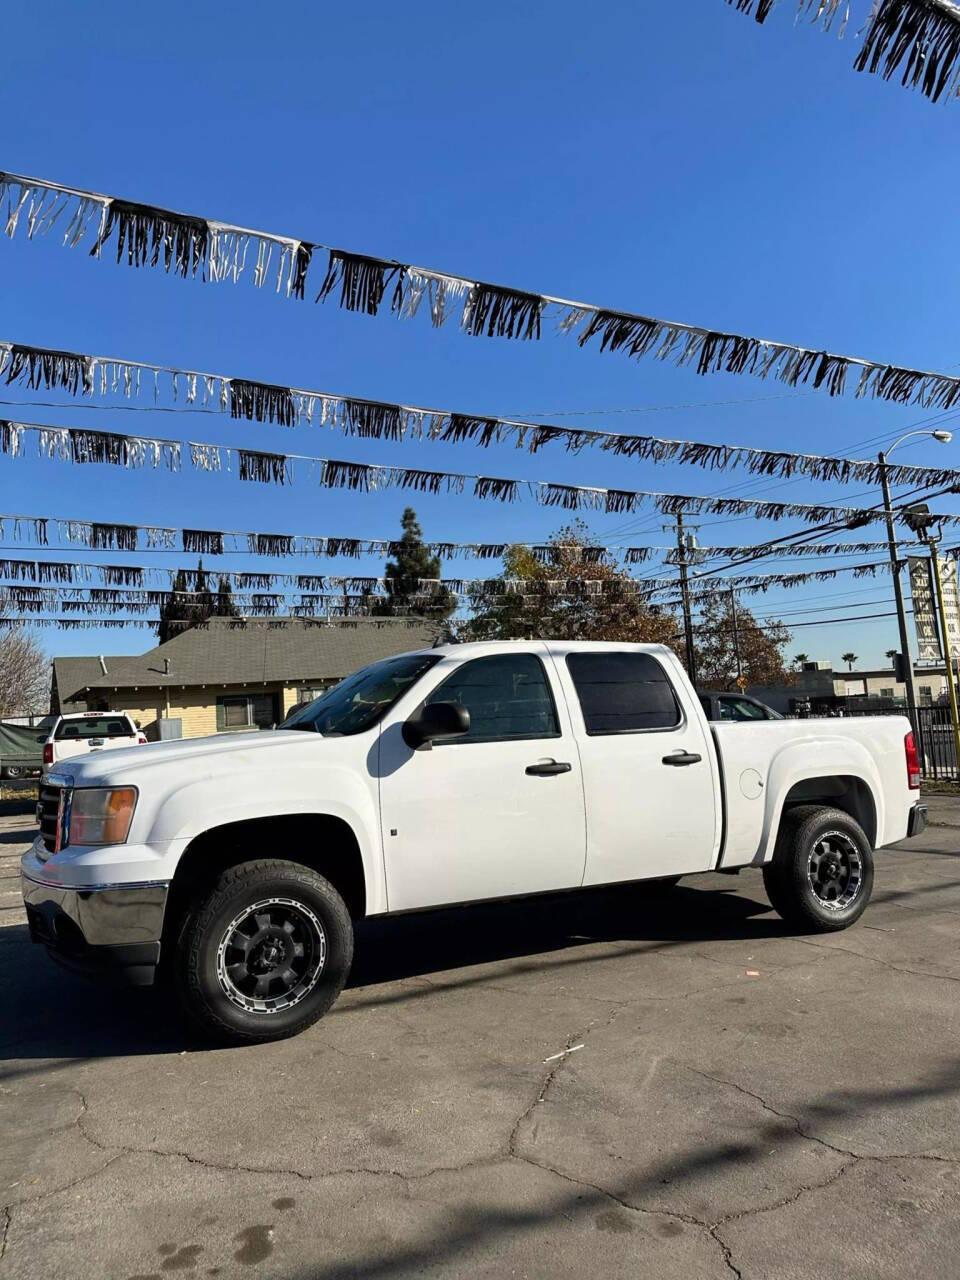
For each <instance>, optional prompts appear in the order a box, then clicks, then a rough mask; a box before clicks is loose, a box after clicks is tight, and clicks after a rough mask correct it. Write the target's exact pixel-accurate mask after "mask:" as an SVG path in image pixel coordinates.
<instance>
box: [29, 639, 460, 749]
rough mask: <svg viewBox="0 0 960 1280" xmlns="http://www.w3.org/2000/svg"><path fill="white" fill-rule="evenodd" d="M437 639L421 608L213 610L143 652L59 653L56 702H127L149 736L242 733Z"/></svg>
mask: <svg viewBox="0 0 960 1280" xmlns="http://www.w3.org/2000/svg"><path fill="white" fill-rule="evenodd" d="M437 640H438V628H437V625H436V624H435V623H431V622H426V621H424V620H423V619H420V618H333V619H330V620H329V621H326V620H320V619H313V618H257V619H250V618H247V619H239V618H210V619H209V620H208V621H207V622H205V623H203V624H202V625H200V626H196V627H191V628H190V629H189V630H187V631H184V632H182V633H181V634H180V635H178V636H175V637H174V638H173V639H172V640H168V641H167V642H166V643H165V644H160V645H157V646H156V647H155V648H153V649H151V650H150V651H149V652H148V653H144V654H141V655H140V656H139V657H130V656H129V655H128V656H125V657H107V656H105V657H104V658H103V659H100V658H96V657H89V658H69V657H68V658H55V659H54V661H53V677H52V687H51V710H53V711H55V712H57V711H59V712H61V713H63V714H67V713H68V712H71V711H126V712H127V713H128V715H130V716H132V717H133V719H134V720H135V721H136V722H137V724H138V725H139V727H140V728H141V729H143V731H144V733H145V734H146V735H147V737H148V738H149V739H150V740H151V741H155V740H157V739H159V738H161V737H163V738H166V737H173V738H177V737H184V738H198V737H203V736H205V735H206V734H211V733H245V732H250V731H252V730H256V729H262V728H269V727H270V725H272V724H279V723H280V722H281V721H282V720H283V719H284V718H285V717H286V716H287V715H288V714H289V712H290V711H291V710H293V708H294V707H296V706H297V705H298V704H299V703H301V702H309V701H310V700H311V699H313V698H315V697H317V696H318V694H320V693H322V692H323V690H324V689H327V688H329V687H330V686H331V685H333V684H336V683H337V682H338V681H340V680H342V679H343V678H344V677H345V676H348V675H350V674H351V672H353V671H356V670H358V669H359V668H360V667H364V666H367V665H368V664H369V663H371V662H377V661H379V660H380V659H381V658H390V657H393V656H394V655H395V654H398V653H406V652H408V651H410V650H412V649H424V648H430V647H431V646H432V645H434V644H435V643H436V642H437ZM104 668H105V670H104Z"/></svg>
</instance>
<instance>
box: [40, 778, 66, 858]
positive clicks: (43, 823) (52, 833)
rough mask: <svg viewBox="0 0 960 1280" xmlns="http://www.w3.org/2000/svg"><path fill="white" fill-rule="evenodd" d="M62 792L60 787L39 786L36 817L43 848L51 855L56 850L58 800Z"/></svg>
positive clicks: (58, 815)
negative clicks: (38, 821) (38, 822)
mask: <svg viewBox="0 0 960 1280" xmlns="http://www.w3.org/2000/svg"><path fill="white" fill-rule="evenodd" d="M63 794H64V791H63V788H62V787H48V786H44V785H41V787H40V800H39V803H38V805H37V816H38V817H39V819H40V834H41V836H43V843H44V847H45V848H47V849H49V850H50V852H51V853H55V852H56V849H57V843H58V842H57V827H58V825H59V822H60V819H61V804H60V799H61V796H63Z"/></svg>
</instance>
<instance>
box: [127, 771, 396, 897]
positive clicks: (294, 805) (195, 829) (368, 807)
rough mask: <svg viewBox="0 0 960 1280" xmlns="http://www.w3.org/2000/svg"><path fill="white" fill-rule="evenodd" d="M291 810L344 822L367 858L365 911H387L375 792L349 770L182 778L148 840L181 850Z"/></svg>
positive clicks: (160, 810)
mask: <svg viewBox="0 0 960 1280" xmlns="http://www.w3.org/2000/svg"><path fill="white" fill-rule="evenodd" d="M289 814H323V815H325V816H328V817H333V818H339V819H341V820H342V821H343V822H345V823H346V824H347V825H348V826H349V827H350V829H351V830H352V831H353V833H354V835H355V836H356V840H357V844H358V846H359V849H360V856H361V859H362V861H363V873H364V880H365V883H366V896H367V911H368V912H369V913H370V914H373V913H374V912H377V911H383V910H385V909H386V897H385V892H386V890H385V882H384V874H383V858H382V853H381V848H380V817H379V810H378V808H377V804H376V799H375V794H374V793H373V792H372V791H371V789H370V788H369V787H367V786H365V785H364V783H363V780H362V779H361V778H360V777H358V775H357V772H356V770H354V769H351V768H346V767H344V768H340V767H337V766H326V767H324V768H321V769H317V768H313V769H306V768H299V767H296V766H294V767H293V768H283V769H258V771H257V774H256V777H255V778H252V777H249V776H246V775H245V774H244V772H243V771H241V772H239V773H237V774H235V775H234V776H232V777H231V776H226V777H219V778H217V779H215V780H212V779H210V778H209V777H206V778H201V779H199V780H197V781H195V782H184V783H183V784H182V785H180V786H178V787H176V788H175V789H174V790H172V791H170V792H168V793H167V794H166V795H165V796H164V798H163V802H162V803H161V804H160V805H159V806H158V807H157V809H156V811H155V812H154V813H153V815H152V817H151V819H150V822H149V826H148V829H147V832H146V833H145V836H144V839H145V842H146V843H149V844H155V845H156V844H159V845H165V846H167V847H168V848H170V847H171V846H172V847H173V848H176V849H177V850H178V851H179V852H182V850H183V849H185V848H186V847H187V845H188V844H189V843H190V842H191V841H192V840H194V839H196V837H197V836H200V835H203V834H205V833H206V832H208V831H211V830H213V829H214V828H216V827H221V826H225V825H227V824H228V823H234V822H246V821H250V820H251V819H254V818H275V817H280V816H282V815H289Z"/></svg>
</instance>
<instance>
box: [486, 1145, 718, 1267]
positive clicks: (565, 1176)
mask: <svg viewBox="0 0 960 1280" xmlns="http://www.w3.org/2000/svg"><path fill="white" fill-rule="evenodd" d="M511 1158H512V1159H514V1160H518V1161H520V1162H521V1163H522V1164H529V1165H531V1166H532V1167H533V1168H534V1169H542V1170H543V1171H544V1172H545V1173H552V1174H553V1175H554V1177H557V1178H561V1179H562V1180H563V1181H564V1182H569V1183H570V1184H571V1186H574V1187H581V1188H583V1189H584V1190H586V1191H592V1192H593V1193H594V1194H595V1195H597V1196H601V1197H602V1198H603V1199H604V1200H609V1201H610V1203H611V1204H615V1205H619V1206H620V1208H621V1209H626V1210H628V1211H629V1212H630V1213H636V1214H641V1215H642V1216H644V1217H648V1218H671V1219H674V1220H675V1221H677V1222H684V1223H686V1224H687V1226H690V1227H695V1228H696V1229H697V1230H698V1231H703V1232H704V1233H705V1234H706V1235H708V1236H709V1237H710V1238H711V1239H712V1240H713V1241H714V1242H715V1243H716V1245H717V1247H718V1248H719V1250H720V1253H721V1256H722V1258H723V1261H724V1264H725V1265H726V1266H727V1267H728V1268H729V1270H730V1271H732V1272H733V1274H734V1275H735V1276H737V1280H742V1277H741V1273H740V1270H739V1268H738V1267H737V1266H736V1265H735V1264H734V1262H733V1257H732V1254H731V1251H730V1247H729V1245H727V1243H726V1242H725V1241H723V1240H721V1239H720V1237H719V1236H718V1235H717V1234H716V1231H717V1224H716V1223H713V1224H711V1223H709V1222H705V1221H704V1220H703V1219H702V1218H697V1217H695V1216H694V1215H693V1214H692V1213H681V1212H680V1211H679V1210H676V1209H646V1208H644V1207H643V1206H642V1205H637V1204H631V1203H630V1201H629V1200H624V1199H623V1198H622V1197H621V1196H618V1195H617V1193H616V1192H615V1191H610V1190H609V1189H608V1188H607V1187H601V1186H600V1184H599V1183H596V1182H589V1181H587V1180H586V1179H585V1178H575V1177H574V1176H573V1175H572V1174H570V1173H565V1172H564V1171H563V1170H562V1169H558V1168H556V1166H555V1165H552V1164H547V1163H546V1162H545V1161H542V1160H535V1159H534V1158H533V1157H532V1156H522V1155H517V1154H514V1155H512V1157H511Z"/></svg>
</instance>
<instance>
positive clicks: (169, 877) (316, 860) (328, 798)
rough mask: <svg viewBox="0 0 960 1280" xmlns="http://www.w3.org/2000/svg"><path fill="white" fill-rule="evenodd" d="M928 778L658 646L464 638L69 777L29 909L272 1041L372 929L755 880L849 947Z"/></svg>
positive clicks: (326, 997)
mask: <svg viewBox="0 0 960 1280" xmlns="http://www.w3.org/2000/svg"><path fill="white" fill-rule="evenodd" d="M919 785H920V775H919V767H918V761H917V754H916V749H915V746H914V741H913V736H912V733H911V731H910V725H909V723H908V721H907V720H906V719H903V718H900V717H894V716H891V717H882V718H881V717H878V718H863V719H857V720H847V719H844V720H824V721H812V720H807V721H790V720H758V721H756V722H754V723H727V724H713V725H711V724H709V723H708V721H707V719H706V717H705V716H704V713H703V709H702V707H701V705H700V702H699V700H698V698H697V696H696V694H695V692H694V690H693V689H692V687H691V686H690V683H689V682H688V680H687V678H686V675H685V673H684V670H683V668H682V666H681V665H680V662H679V661H678V659H677V658H676V657H675V655H674V654H673V653H672V652H670V650H668V649H666V648H664V647H661V646H658V645H628V644H612V643H606V644H603V643H591V642H587V641H580V642H575V643H567V642H559V641H529V642H520V641H511V642H503V643H499V642H498V643H487V644H465V645H450V646H447V647H440V648H434V649H429V650H424V651H420V652H414V653H407V654H404V655H402V656H400V657H395V658H390V659H387V660H386V661H383V662H378V663H375V664H374V665H372V666H369V667H366V668H364V669H363V670H361V671H358V672H357V673H356V674H355V675H353V676H351V677H349V678H348V679H346V680H344V681H343V682H342V683H341V684H339V685H337V686H335V687H334V688H332V689H330V690H328V691H327V692H326V693H324V694H323V696H322V697H320V698H318V699H316V700H315V701H314V702H312V703H309V704H307V705H306V706H304V707H301V708H299V709H298V710H297V711H295V712H294V713H293V715H292V716H291V717H290V718H288V720H287V721H286V722H285V723H284V725H283V726H282V727H281V728H279V729H276V730H273V731H270V732H264V733H259V734H256V735H251V736H247V735H244V736H243V737H239V738H238V737H234V736H230V735H219V736H216V737H211V738H202V739H195V740H193V741H187V742H184V741H177V742H161V743H156V744H151V745H148V746H146V747H142V748H140V749H137V750H127V751H114V752H110V753H109V754H102V755H95V756H88V757H84V758H80V759H76V760H71V761H67V762H65V763H64V764H63V765H62V766H60V767H58V768H57V769H56V770H55V771H53V772H51V773H50V775H49V776H48V777H47V778H45V779H44V782H43V785H42V787H41V791H40V806H39V808H40V821H41V827H40V834H39V835H38V837H37V839H36V840H35V842H34V844H33V847H32V848H31V850H30V851H29V853H27V854H26V855H25V856H24V858H23V864H22V876H23V879H22V885H23V896H24V899H25V902H26V907H27V913H28V919H29V924H30V931H31V935H32V937H33V938H34V940H35V941H37V942H40V943H43V944H44V945H45V946H46V947H47V949H48V950H49V951H50V953H51V954H52V955H53V956H54V957H55V958H58V959H60V960H62V961H63V962H64V963H66V964H68V965H72V966H74V967H80V968H83V969H86V970H93V971H100V972H103V971H105V970H107V969H111V970H113V971H119V972H122V973H124V974H125V976H126V978H127V979H128V980H131V981H134V982H138V983H144V984H146V983H150V982H152V981H153V980H154V976H155V974H156V973H157V972H158V971H159V972H160V973H161V974H169V975H170V977H171V979H172V981H173V982H174V983H175V985H176V987H177V989H178V991H179V994H180V997H181V999H182V1002H183V1004H184V1006H185V1008H186V1010H187V1011H188V1013H189V1014H190V1015H192V1017H193V1018H194V1019H195V1020H196V1021H197V1022H198V1023H199V1024H201V1025H202V1026H203V1027H204V1028H205V1029H207V1030H208V1031H210V1032H212V1033H213V1034H215V1035H216V1036H217V1037H218V1038H221V1039H225V1040H232V1041H234V1042H237V1041H239V1042H243V1041H246V1042H250V1041H258V1040H269V1039H274V1038H277V1037H281V1036H287V1035H292V1034H294V1033H296V1032H298V1031H300V1030H302V1029H303V1028H305V1027H307V1026H309V1025H310V1024H311V1023H312V1022H314V1021H316V1019H317V1018H319V1017H320V1016H321V1015H322V1014H323V1013H325V1012H326V1010H327V1009H328V1008H329V1007H330V1006H331V1005H332V1004H333V1002H334V1000H335V999H336V998H337V996H338V995H339V993H340V991H341V989H342V987H343V985H344V982H345V981H346V978H347V975H348V973H349V970H350V964H351V960H352V956H353V943H354V931H353V922H354V920H357V919H359V918H362V917H364V916H373V915H381V914H384V913H388V912H400V911H405V912H406V911H415V910H423V909H425V908H432V907H442V906H445V905H447V904H452V903H467V902H475V901H478V900H483V899H493V898H504V897H510V896H521V895H530V894H540V893H552V892H556V891H560V890H576V889H580V888H582V887H586V886H592V885H604V884H617V883H622V882H626V881H643V880H647V881H657V880H660V881H664V880H667V881H675V880H676V879H678V878H679V877H681V876H687V875H693V874H695V873H697V872H707V871H717V870H721V871H727V870H734V869H736V868H739V867H745V866H756V867H761V868H762V869H763V876H764V880H765V884H766V888H767V892H768V894H769V897H770V899H771V902H772V903H773V906H774V907H775V908H776V910H777V911H778V912H779V913H780V915H781V916H782V917H783V918H784V919H785V920H786V921H788V922H789V924H790V926H791V927H794V928H798V929H802V930H804V931H810V930H832V929H842V928H845V927H846V926H847V925H849V924H852V923H853V921H855V920H856V919H857V918H858V917H859V916H860V914H861V913H862V911H863V910H864V908H865V907H866V905H867V902H868V899H869V897H870V892H871V887H872V883H873V849H874V848H878V847H880V846H882V845H886V844H890V843H892V842H894V841H897V840H902V839H903V838H904V837H905V836H908V835H914V834H916V833H917V832H919V831H920V830H922V829H923V826H924V825H925V821H926V810H925V808H924V806H923V805H921V804H920V803H919V799H918V788H919ZM661 887H662V886H661Z"/></svg>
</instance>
